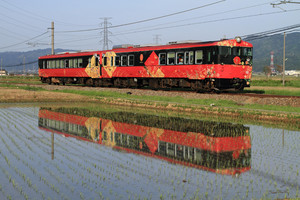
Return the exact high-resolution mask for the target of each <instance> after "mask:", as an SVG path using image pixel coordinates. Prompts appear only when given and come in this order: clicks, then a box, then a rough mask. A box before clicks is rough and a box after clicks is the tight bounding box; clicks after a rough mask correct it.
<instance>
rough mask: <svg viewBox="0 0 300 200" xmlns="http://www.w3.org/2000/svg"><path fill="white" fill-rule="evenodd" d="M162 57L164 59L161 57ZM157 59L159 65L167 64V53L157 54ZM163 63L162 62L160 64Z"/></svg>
mask: <svg viewBox="0 0 300 200" xmlns="http://www.w3.org/2000/svg"><path fill="white" fill-rule="evenodd" d="M162 56H164V57H162ZM158 57H159V61H158V62H159V65H166V64H167V59H166V58H167V53H159V54H158ZM162 61H163V62H162Z"/></svg>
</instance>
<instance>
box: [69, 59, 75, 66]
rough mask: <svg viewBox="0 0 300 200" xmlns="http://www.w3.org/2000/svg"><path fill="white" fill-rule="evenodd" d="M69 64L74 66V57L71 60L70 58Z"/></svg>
mask: <svg viewBox="0 0 300 200" xmlns="http://www.w3.org/2000/svg"><path fill="white" fill-rule="evenodd" d="M69 66H70V68H74V62H73V59H70V60H69Z"/></svg>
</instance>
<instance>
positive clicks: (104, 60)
mask: <svg viewBox="0 0 300 200" xmlns="http://www.w3.org/2000/svg"><path fill="white" fill-rule="evenodd" d="M103 66H107V57H106V56H105V57H103Z"/></svg>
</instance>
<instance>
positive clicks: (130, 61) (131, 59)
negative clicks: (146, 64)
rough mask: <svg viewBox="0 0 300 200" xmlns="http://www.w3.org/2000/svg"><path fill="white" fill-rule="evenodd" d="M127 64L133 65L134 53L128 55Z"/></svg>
mask: <svg viewBox="0 0 300 200" xmlns="http://www.w3.org/2000/svg"><path fill="white" fill-rule="evenodd" d="M127 61H128V66H134V55H133V54H130V55H128V59H127Z"/></svg>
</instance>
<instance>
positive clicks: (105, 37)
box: [100, 17, 112, 50]
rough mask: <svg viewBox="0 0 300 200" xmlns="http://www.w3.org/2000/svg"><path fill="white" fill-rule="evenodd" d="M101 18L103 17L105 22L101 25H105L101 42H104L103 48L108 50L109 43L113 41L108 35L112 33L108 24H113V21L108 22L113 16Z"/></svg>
mask: <svg viewBox="0 0 300 200" xmlns="http://www.w3.org/2000/svg"><path fill="white" fill-rule="evenodd" d="M100 19H103V22H102V23H101V26H102V27H103V31H101V36H103V39H102V40H101V41H100V42H101V43H102V44H103V50H108V43H112V42H111V41H110V40H109V39H108V35H110V34H111V32H110V31H109V30H108V25H111V23H110V22H108V20H109V19H111V17H109V18H108V17H103V18H100Z"/></svg>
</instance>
